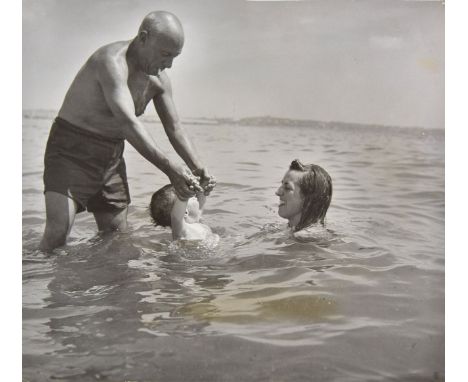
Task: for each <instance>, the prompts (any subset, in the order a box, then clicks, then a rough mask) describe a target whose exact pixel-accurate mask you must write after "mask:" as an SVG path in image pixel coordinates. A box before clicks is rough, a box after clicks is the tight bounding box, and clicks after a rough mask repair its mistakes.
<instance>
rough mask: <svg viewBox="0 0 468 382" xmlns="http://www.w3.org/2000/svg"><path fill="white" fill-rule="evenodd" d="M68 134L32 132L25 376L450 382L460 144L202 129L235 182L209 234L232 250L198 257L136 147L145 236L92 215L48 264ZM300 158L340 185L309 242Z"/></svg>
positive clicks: (390, 134) (204, 141)
mask: <svg viewBox="0 0 468 382" xmlns="http://www.w3.org/2000/svg"><path fill="white" fill-rule="evenodd" d="M51 122H52V120H51V118H34V117H29V118H24V119H23V229H22V230H23V254H22V258H23V380H25V381H50V380H58V381H288V382H290V381H333V382H336V381H343V382H345V381H346V382H351V381H356V382H357V381H359V382H361V381H439V380H443V378H444V131H443V130H429V129H418V128H412V129H410V128H389V127H379V126H356V125H349V126H346V125H338V124H337V125H334V124H327V125H324V126H321V127H320V126H309V127H307V126H305V127H290V126H239V125H215V124H197V125H190V124H187V125H185V129H186V130H187V131H188V134H189V135H190V136H191V137H192V139H193V141H194V142H195V145H196V146H197V148H198V151H199V154H200V156H201V157H202V158H203V160H204V162H205V164H206V165H207V166H208V167H209V169H210V171H211V172H212V174H213V175H215V176H216V178H217V181H218V185H217V187H216V189H215V190H214V191H213V193H212V194H211V196H210V197H209V198H208V199H207V203H206V209H205V213H204V223H205V224H208V225H209V226H210V227H212V229H213V231H214V232H215V233H216V234H217V235H219V237H220V240H219V243H217V244H216V245H214V246H209V247H203V246H194V247H190V246H188V247H180V246H177V245H174V244H173V243H171V234H170V232H169V231H168V230H166V229H162V228H156V227H154V225H153V224H152V223H151V220H150V217H149V214H148V204H149V201H150V198H151V195H152V193H153V192H154V191H155V190H157V189H158V188H159V187H161V186H163V185H164V184H166V183H168V180H167V178H166V177H165V176H164V175H163V174H162V173H161V172H160V171H158V170H157V169H156V168H154V167H153V166H151V165H150V164H149V163H148V162H146V161H145V160H144V159H143V158H142V157H141V156H139V155H138V154H137V153H136V151H135V150H134V149H133V148H132V147H131V146H130V145H129V144H127V145H126V149H125V158H126V161H127V171H128V178H129V184H130V191H131V196H132V204H131V205H130V208H129V215H128V221H129V224H130V227H129V230H128V232H122V233H114V234H108V235H102V234H98V233H97V232H96V226H95V223H94V219H93V217H92V215H91V214H87V213H83V214H79V215H78V216H77V219H76V222H75V226H74V228H73V230H72V232H71V235H70V238H69V241H68V244H67V245H66V246H65V247H63V248H60V249H58V250H56V251H55V252H54V253H53V254H52V255H45V254H43V253H41V252H38V251H37V250H36V247H37V245H38V243H39V241H40V238H41V235H42V232H43V229H44V223H45V209H44V200H43V185H42V171H43V154H44V148H45V144H46V140H47V136H48V132H49V128H50V125H51ZM146 125H147V126H148V128H149V129H150V130H151V133H152V135H153V136H154V137H155V139H156V141H157V143H158V144H159V145H160V146H161V147H162V148H163V150H165V151H166V152H167V153H168V155H169V156H171V157H172V158H176V156H175V155H174V154H173V150H172V149H171V146H170V145H169V143H168V142H167V138H166V136H165V135H164V132H163V128H162V126H161V125H160V124H156V123H146ZM295 158H298V159H300V160H301V161H303V162H304V163H316V164H319V165H320V166H322V167H323V168H325V169H326V170H327V171H328V172H329V173H330V175H331V177H332V179H333V187H334V194H333V200H332V203H331V207H330V209H329V212H328V215H327V219H326V225H325V228H316V229H315V230H312V232H311V234H310V235H309V237H308V239H306V240H298V239H295V238H294V237H292V236H291V235H290V232H289V231H288V229H287V227H286V224H285V221H284V220H282V219H281V218H279V217H278V216H277V206H278V198H277V197H276V196H275V194H274V193H275V190H276V189H277V188H278V186H279V184H280V181H281V179H282V177H283V175H284V173H285V171H286V170H287V168H288V165H289V163H290V162H291V161H292V160H293V159H295Z"/></svg>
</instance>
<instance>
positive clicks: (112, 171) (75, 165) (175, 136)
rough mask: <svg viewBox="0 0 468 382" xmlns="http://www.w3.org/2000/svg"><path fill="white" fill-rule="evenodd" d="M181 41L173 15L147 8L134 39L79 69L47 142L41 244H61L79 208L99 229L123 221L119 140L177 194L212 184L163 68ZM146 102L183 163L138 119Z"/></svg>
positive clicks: (184, 195) (187, 195)
mask: <svg viewBox="0 0 468 382" xmlns="http://www.w3.org/2000/svg"><path fill="white" fill-rule="evenodd" d="M183 44H184V33H183V29H182V25H181V24H180V21H179V20H178V19H177V18H176V17H175V16H174V15H173V14H171V13H168V12H162V11H158V12H152V13H150V14H148V15H147V16H146V17H145V18H144V20H143V22H142V24H141V26H140V28H139V30H138V35H137V36H136V37H135V38H134V39H133V40H131V41H121V42H115V43H112V44H109V45H105V46H103V47H102V48H100V49H98V50H97V51H96V52H95V53H93V54H92V55H91V57H90V58H89V59H88V61H86V63H85V64H84V66H83V67H82V68H81V69H80V71H79V72H78V74H77V75H76V77H75V79H74V80H73V83H72V84H71V86H70V88H69V90H68V92H67V94H66V96H65V99H64V102H63V105H62V107H61V109H60V111H59V113H58V116H57V118H56V119H55V121H54V124H53V125H52V128H51V131H50V135H49V139H48V142H47V148H46V153H45V157H44V164H45V169H44V186H45V203H46V215H47V216H46V227H45V232H44V235H43V238H42V241H41V244H40V247H41V249H42V250H45V251H49V250H51V249H53V248H56V247H58V246H61V245H63V244H65V242H66V238H67V236H68V233H69V232H70V229H71V227H72V225H73V222H74V219H75V215H76V214H77V213H79V212H81V211H85V210H88V211H89V212H92V213H93V214H94V217H95V220H96V223H97V226H98V229H99V230H100V231H106V230H117V229H125V228H126V227H127V207H128V204H129V203H130V195H129V190H128V184H127V175H126V171H125V162H124V159H123V156H122V155H123V149H124V140H127V141H128V142H130V144H131V145H132V146H133V147H135V149H136V150H137V151H138V152H139V153H140V154H141V155H142V156H143V157H144V158H146V159H147V160H148V161H150V162H151V163H152V164H153V165H155V166H156V167H157V168H158V169H159V170H161V171H162V172H163V173H164V174H166V175H167V176H168V178H169V180H170V182H171V183H172V185H173V186H174V188H175V190H176V193H177V194H178V196H179V198H181V199H188V198H190V197H191V196H193V195H194V194H195V192H198V191H202V188H201V187H203V189H204V190H205V193H209V192H210V191H211V190H212V189H213V187H214V186H215V181H214V178H213V177H211V176H210V175H209V173H208V170H207V168H206V167H205V166H204V165H203V164H202V162H201V161H200V158H199V156H198V154H197V152H196V150H195V148H194V146H193V144H192V143H191V141H190V139H189V138H188V137H187V135H186V133H185V131H184V129H183V128H182V127H181V125H180V121H179V118H178V116H177V112H176V109H175V106H174V102H173V100H172V91H171V83H170V80H169V77H168V76H167V74H166V71H165V69H168V68H170V67H171V66H172V61H173V60H174V58H175V57H177V56H178V55H179V54H180V53H181V51H182V47H183ZM151 100H153V103H154V106H155V108H156V111H157V113H158V116H159V118H160V119H161V122H162V124H163V126H164V130H165V132H166V134H167V136H168V138H169V140H170V142H171V144H172V146H173V147H174V149H175V151H176V152H177V153H178V154H179V156H180V157H181V158H182V160H183V161H184V162H185V164H186V165H185V164H183V165H181V164H176V163H173V162H172V161H170V160H169V159H168V158H167V157H166V156H165V155H164V153H163V152H162V151H161V149H160V148H159V147H158V146H157V145H156V143H155V142H154V140H153V138H152V137H151V135H150V134H149V133H148V131H147V130H146V128H145V127H144V126H143V124H142V123H141V122H140V121H139V120H138V118H137V117H138V116H140V115H141V114H143V112H144V111H145V108H146V106H147V104H148V103H149V102H150V101H151ZM187 166H188V167H187ZM197 178H198V179H199V180H200V184H199V183H198V181H197ZM200 185H201V186H200Z"/></svg>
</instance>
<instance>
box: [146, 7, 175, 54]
mask: <svg viewBox="0 0 468 382" xmlns="http://www.w3.org/2000/svg"><path fill="white" fill-rule="evenodd" d="M142 32H143V33H145V32H146V33H147V34H148V37H150V36H159V37H165V38H167V39H169V40H171V41H172V42H174V43H175V44H177V45H180V46H182V45H183V44H184V30H183V28H182V24H181V23H180V21H179V19H178V18H177V17H176V16H175V15H174V14H172V13H170V12H166V11H155V12H151V13H149V14H147V15H146V16H145V18H144V19H143V21H142V23H141V25H140V28H139V29H138V34H139V35H140V34H141V33H142Z"/></svg>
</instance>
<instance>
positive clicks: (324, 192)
mask: <svg viewBox="0 0 468 382" xmlns="http://www.w3.org/2000/svg"><path fill="white" fill-rule="evenodd" d="M276 195H278V196H279V199H280V203H279V207H278V215H279V216H281V217H282V218H284V219H288V222H289V226H290V227H291V230H292V231H293V232H298V231H300V230H303V229H304V228H308V227H309V226H311V225H313V224H316V223H321V224H323V222H324V219H325V215H326V213H327V210H328V207H329V206H330V202H331V198H332V180H331V177H330V175H329V174H328V173H327V172H326V171H325V170H324V169H323V168H322V167H320V166H317V165H315V164H307V165H304V164H302V163H301V162H300V161H299V160H298V159H295V160H293V161H292V162H291V165H290V166H289V170H288V171H287V172H286V174H285V175H284V177H283V180H282V181H281V186H280V187H279V188H278V190H277V191H276Z"/></svg>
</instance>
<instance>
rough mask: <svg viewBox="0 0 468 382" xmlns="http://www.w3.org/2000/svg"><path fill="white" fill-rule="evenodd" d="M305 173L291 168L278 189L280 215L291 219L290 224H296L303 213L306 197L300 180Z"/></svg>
mask: <svg viewBox="0 0 468 382" xmlns="http://www.w3.org/2000/svg"><path fill="white" fill-rule="evenodd" d="M303 174H304V173H302V172H300V171H294V170H289V171H288V172H287V173H286V174H285V175H284V178H283V180H282V181H281V186H280V187H279V188H278V190H276V195H278V196H279V199H280V203H279V207H278V215H279V216H281V217H282V218H284V219H288V220H289V225H291V226H296V225H297V224H298V223H299V221H300V219H301V214H302V206H303V204H304V197H303V196H302V194H301V190H300V187H299V180H300V179H301V177H302V176H303Z"/></svg>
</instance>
